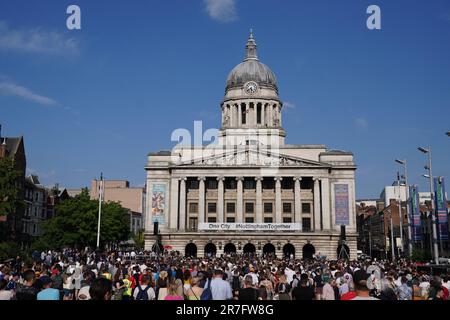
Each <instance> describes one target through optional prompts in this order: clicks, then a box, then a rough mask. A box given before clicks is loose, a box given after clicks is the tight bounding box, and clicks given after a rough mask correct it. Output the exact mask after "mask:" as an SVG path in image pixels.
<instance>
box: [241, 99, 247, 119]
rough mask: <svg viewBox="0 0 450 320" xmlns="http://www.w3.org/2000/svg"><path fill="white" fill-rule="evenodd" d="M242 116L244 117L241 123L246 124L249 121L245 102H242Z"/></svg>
mask: <svg viewBox="0 0 450 320" xmlns="http://www.w3.org/2000/svg"><path fill="white" fill-rule="evenodd" d="M241 118H242V120H241V121H242V123H241V124H246V123H247V107H246V104H245V103H241Z"/></svg>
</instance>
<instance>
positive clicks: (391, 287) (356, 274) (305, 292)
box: [0, 249, 450, 301]
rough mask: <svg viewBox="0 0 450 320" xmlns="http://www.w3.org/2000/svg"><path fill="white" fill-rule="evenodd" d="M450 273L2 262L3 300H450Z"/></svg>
mask: <svg viewBox="0 0 450 320" xmlns="http://www.w3.org/2000/svg"><path fill="white" fill-rule="evenodd" d="M449 289H450V274H449V272H448V270H447V271H445V272H443V274H439V275H432V274H431V273H430V272H427V271H421V270H419V268H418V265H417V264H416V263H414V262H411V261H407V260H398V261H395V262H389V261H376V260H370V259H366V260H355V261H344V260H338V261H330V260H326V259H320V258H316V259H313V260H300V259H294V258H293V257H285V258H276V257H273V256H268V255H266V256H254V255H253V256H252V255H236V254H232V255H221V256H220V257H208V258H196V257H184V256H182V255H181V254H180V253H179V252H164V253H162V254H155V253H153V252H135V251H129V252H122V251H111V252H98V251H92V252H87V251H78V250H70V249H68V250H63V251H62V252H54V251H47V252H41V253H38V252H34V253H33V263H25V262H23V261H22V259H21V258H20V257H17V258H15V259H10V260H9V261H7V262H4V263H3V264H0V300H246V301H249V300H448V299H449Z"/></svg>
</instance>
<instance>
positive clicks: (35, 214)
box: [33, 208, 37, 217]
mask: <svg viewBox="0 0 450 320" xmlns="http://www.w3.org/2000/svg"><path fill="white" fill-rule="evenodd" d="M33 217H37V208H34V215H33Z"/></svg>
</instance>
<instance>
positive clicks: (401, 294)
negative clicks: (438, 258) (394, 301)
mask: <svg viewBox="0 0 450 320" xmlns="http://www.w3.org/2000/svg"><path fill="white" fill-rule="evenodd" d="M400 281H401V285H400V286H399V287H398V300H412V294H413V292H412V288H411V287H410V286H408V284H407V282H408V280H407V279H406V277H404V276H403V277H401V279H400Z"/></svg>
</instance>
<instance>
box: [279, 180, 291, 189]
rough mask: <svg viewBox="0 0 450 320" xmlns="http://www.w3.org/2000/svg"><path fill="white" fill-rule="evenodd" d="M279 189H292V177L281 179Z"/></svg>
mask: <svg viewBox="0 0 450 320" xmlns="http://www.w3.org/2000/svg"><path fill="white" fill-rule="evenodd" d="M281 189H290V190H292V189H294V180H292V178H284V179H283V180H281Z"/></svg>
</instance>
